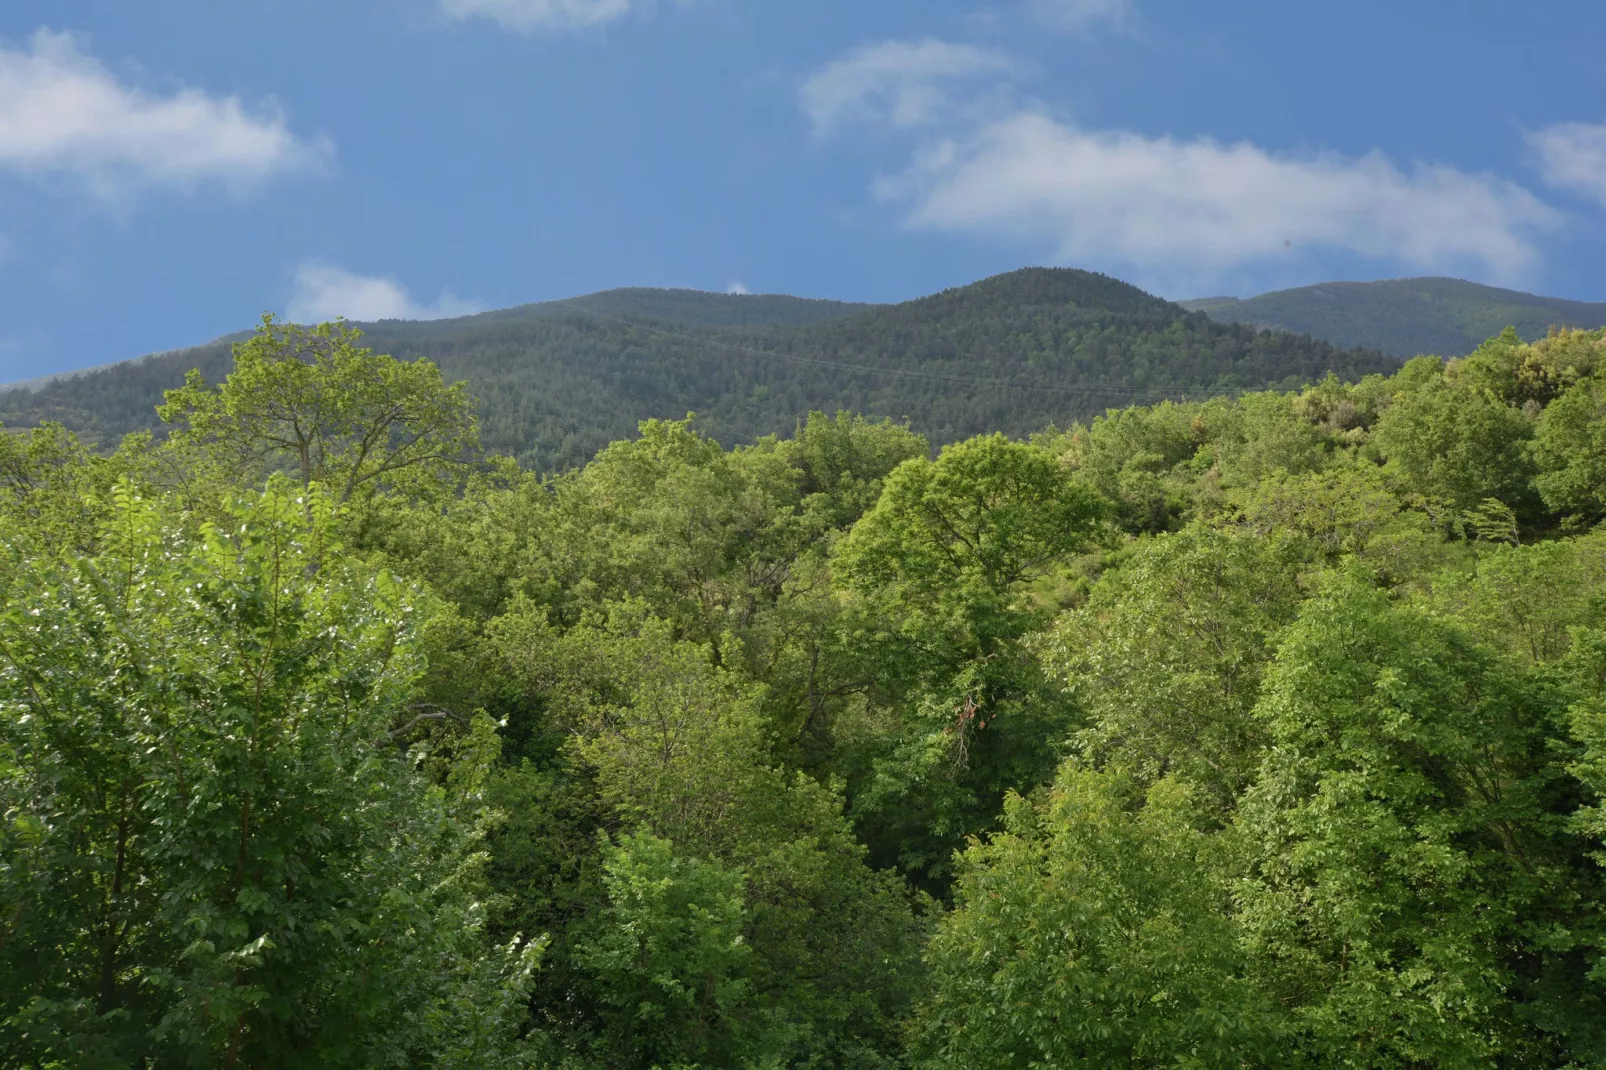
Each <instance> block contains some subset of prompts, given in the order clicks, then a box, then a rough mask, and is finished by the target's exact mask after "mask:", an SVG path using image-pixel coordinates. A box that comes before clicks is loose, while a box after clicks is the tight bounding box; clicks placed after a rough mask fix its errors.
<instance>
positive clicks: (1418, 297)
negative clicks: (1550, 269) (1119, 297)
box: [1180, 278, 1606, 358]
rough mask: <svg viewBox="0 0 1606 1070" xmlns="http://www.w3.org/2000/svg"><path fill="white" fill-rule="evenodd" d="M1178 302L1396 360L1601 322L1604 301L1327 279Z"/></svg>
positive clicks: (1444, 282) (1453, 353) (1430, 281)
mask: <svg viewBox="0 0 1606 1070" xmlns="http://www.w3.org/2000/svg"><path fill="white" fill-rule="evenodd" d="M1180 303H1181V304H1182V306H1183V307H1184V308H1188V309H1191V310H1193V311H1196V312H1203V313H1205V314H1207V315H1208V316H1210V318H1211V319H1214V320H1217V321H1218V322H1222V323H1250V324H1254V325H1255V326H1257V327H1265V328H1270V329H1273V330H1283V331H1292V332H1294V333H1295V334H1308V335H1310V336H1312V337H1313V338H1320V339H1323V340H1324V341H1328V342H1331V343H1333V344H1334V345H1337V346H1360V347H1364V348H1369V349H1380V350H1382V351H1383V352H1385V353H1388V354H1390V355H1392V356H1396V357H1400V358H1406V357H1413V356H1416V355H1417V354H1419V353H1433V354H1437V355H1439V356H1447V357H1458V356H1464V355H1465V354H1467V353H1470V352H1472V351H1473V350H1474V349H1476V348H1477V347H1478V346H1479V344H1481V343H1482V342H1483V341H1484V339H1486V338H1489V337H1490V336H1491V335H1496V334H1499V333H1500V332H1501V331H1503V330H1505V329H1506V328H1507V327H1516V328H1517V333H1518V334H1520V335H1521V336H1522V337H1523V338H1524V339H1525V340H1527V341H1533V340H1535V339H1538V338H1543V337H1544V336H1545V333H1546V332H1547V331H1548V330H1549V329H1550V328H1551V327H1589V328H1593V327H1602V326H1606V303H1599V304H1591V303H1587V302H1583V301H1564V300H1562V299H1561V298H1557V297H1540V296H1537V295H1535V294H1527V293H1521V292H1519V291H1517V290H1502V289H1500V288H1498V287H1495V286H1483V285H1481V284H1479V283H1475V282H1466V281H1464V280H1461V279H1442V278H1423V279H1389V280H1385V281H1382V282H1329V283H1322V284H1321V285H1318V286H1301V287H1299V288H1298V289H1294V290H1277V291H1275V292H1273V293H1267V294H1261V295H1260V296H1259V297H1251V298H1248V299H1247V300H1240V299H1238V298H1235V297H1207V298H1200V299H1198V300H1193V301H1183V302H1180Z"/></svg>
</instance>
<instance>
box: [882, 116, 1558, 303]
mask: <svg viewBox="0 0 1606 1070" xmlns="http://www.w3.org/2000/svg"><path fill="white" fill-rule="evenodd" d="M876 191H877V193H878V194H879V196H880V197H881V198H883V199H884V200H886V201H889V202H893V203H898V204H901V205H903V206H904V207H905V209H906V211H907V213H908V215H907V220H908V223H909V225H911V226H914V227H921V228H933V229H939V230H947V231H957V232H971V233H979V234H982V235H986V236H1002V237H1009V238H1014V239H1021V240H1026V241H1032V242H1045V243H1048V244H1050V245H1051V246H1052V247H1053V249H1054V251H1055V252H1056V254H1057V255H1058V256H1059V257H1060V258H1062V259H1065V260H1079V261H1094V262H1098V261H1106V262H1108V261H1116V262H1121V263H1124V264H1129V265H1134V266H1137V267H1139V268H1144V269H1153V270H1155V271H1160V272H1167V273H1171V274H1173V275H1176V276H1178V277H1181V275H1182V274H1183V273H1188V272H1191V273H1193V274H1194V275H1195V276H1198V275H1201V274H1205V273H1209V272H1219V271H1221V270H1223V269H1226V268H1234V267H1240V266H1243V265H1247V264H1252V263H1255V262H1257V261H1264V260H1267V259H1270V258H1273V257H1278V256H1284V255H1288V254H1289V252H1290V250H1291V249H1292V250H1295V251H1303V250H1306V249H1309V248H1316V249H1321V250H1327V251H1343V252H1348V253H1355V254H1360V255H1363V256H1367V257H1375V258H1377V259H1380V260H1384V261H1388V262H1393V263H1401V264H1406V265H1409V266H1411V267H1412V268H1416V269H1423V270H1449V269H1456V268H1463V267H1475V268H1477V269H1480V270H1481V272H1482V273H1483V274H1485V275H1486V276H1488V277H1493V278H1497V279H1502V280H1509V281H1515V280H1517V279H1520V278H1522V277H1523V275H1524V273H1525V272H1526V271H1527V270H1528V269H1529V268H1530V267H1531V266H1532V265H1533V263H1534V261H1535V259H1536V257H1537V251H1536V249H1535V246H1534V243H1533V237H1534V235H1535V233H1536V232H1538V231H1541V230H1544V229H1547V228H1549V227H1552V226H1554V225H1556V224H1557V223H1558V222H1559V220H1560V217H1559V215H1558V213H1556V212H1555V211H1554V210H1553V209H1551V208H1549V207H1547V206H1546V205H1545V204H1543V203H1542V202H1540V201H1539V200H1538V199H1536V198H1535V197H1534V196H1533V195H1532V194H1530V193H1529V192H1527V191H1526V190H1524V189H1522V188H1520V187H1518V186H1516V185H1513V184H1511V183H1509V182H1505V181H1501V180H1499V179H1496V178H1493V177H1491V176H1487V175H1475V174H1468V173H1466V172H1463V171H1458V170H1455V169H1454V168H1450V167H1443V166H1419V167H1416V168H1414V169H1412V170H1410V171H1403V170H1401V169H1400V168H1398V167H1396V166H1395V165H1394V164H1393V163H1391V162H1390V161H1389V160H1387V159H1386V158H1384V157H1383V156H1382V155H1380V154H1377V153H1373V154H1371V155H1368V156H1363V157H1360V158H1346V157H1340V156H1333V155H1325V156H1315V157H1302V156H1289V155H1279V154H1275V153H1272V152H1268V151H1267V150H1265V149H1262V148H1260V147H1258V146H1255V145H1252V144H1247V143H1238V144H1232V145H1227V144H1222V143H1220V142H1216V141H1211V140H1208V139H1199V140H1191V141H1190V140H1179V139H1175V138H1169V137H1161V138H1150V137H1144V136H1142V135H1139V134H1134V133H1127V132H1121V131H1085V130H1080V129H1077V128H1075V127H1072V126H1068V125H1065V124H1062V123H1060V122H1057V121H1055V120H1053V119H1051V118H1049V117H1047V116H1044V115H1041V114H1037V113H1026V112H1023V113H1019V114H1016V115H1014V116H1012V117H1009V118H1007V119H1004V120H1001V121H997V122H994V123H990V124H987V125H985V126H983V127H982V128H980V129H979V130H978V131H977V132H975V133H974V134H972V135H970V136H967V137H963V138H959V139H950V140H945V141H941V142H939V143H936V144H933V145H930V146H928V147H927V148H926V149H925V150H924V151H922V152H921V153H920V154H919V155H918V156H917V158H916V160H915V162H914V163H913V164H912V165H911V166H910V167H909V168H908V169H907V170H906V171H905V172H904V173H902V174H901V175H899V176H897V177H895V178H891V179H884V180H882V181H881V182H879V183H877V184H876Z"/></svg>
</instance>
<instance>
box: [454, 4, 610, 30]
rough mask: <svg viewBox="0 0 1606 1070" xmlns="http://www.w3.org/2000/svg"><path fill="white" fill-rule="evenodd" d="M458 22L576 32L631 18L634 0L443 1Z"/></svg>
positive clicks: (519, 28)
mask: <svg viewBox="0 0 1606 1070" xmlns="http://www.w3.org/2000/svg"><path fill="white" fill-rule="evenodd" d="M440 4H441V10H442V11H444V12H445V13H446V14H447V15H449V16H451V17H452V18H455V19H471V18H483V19H490V20H491V21H493V22H497V23H500V24H501V25H503V26H506V27H507V28H508V29H511V30H520V31H524V32H530V31H536V30H575V29H584V28H585V27H588V26H600V25H602V24H603V23H607V22H613V21H614V20H615V19H621V18H623V17H624V16H626V15H628V14H629V13H630V11H631V9H632V8H633V7H637V6H639V3H633V2H632V0H440Z"/></svg>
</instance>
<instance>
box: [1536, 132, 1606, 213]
mask: <svg viewBox="0 0 1606 1070" xmlns="http://www.w3.org/2000/svg"><path fill="white" fill-rule="evenodd" d="M1528 143H1529V144H1530V145H1531V146H1533V148H1534V150H1535V151H1536V152H1538V154H1539V163H1540V166H1541V167H1542V168H1543V169H1544V174H1545V181H1546V182H1549V183H1550V184H1551V185H1552V186H1559V187H1561V188H1563V189H1571V190H1576V191H1578V192H1579V193H1584V194H1587V195H1589V196H1591V197H1593V198H1595V199H1596V200H1598V201H1600V202H1601V203H1602V204H1606V123H1599V124H1593V125H1592V124H1590V123H1557V124H1556V125H1555V126H1547V127H1546V128H1545V129H1543V130H1536V131H1534V132H1533V133H1531V134H1529V135H1528Z"/></svg>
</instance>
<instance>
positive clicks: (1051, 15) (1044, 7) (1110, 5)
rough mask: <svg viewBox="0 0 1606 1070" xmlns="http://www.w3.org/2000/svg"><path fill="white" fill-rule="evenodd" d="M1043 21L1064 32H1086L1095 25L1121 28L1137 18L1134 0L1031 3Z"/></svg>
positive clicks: (1034, 0) (1044, 0)
mask: <svg viewBox="0 0 1606 1070" xmlns="http://www.w3.org/2000/svg"><path fill="white" fill-rule="evenodd" d="M1027 8H1028V10H1030V11H1031V13H1032V14H1033V15H1034V16H1036V18H1037V19H1038V21H1039V22H1042V23H1044V24H1045V25H1048V26H1052V27H1055V28H1057V29H1062V30H1075V31H1083V30H1090V29H1092V28H1093V27H1095V26H1110V27H1114V28H1116V29H1121V28H1124V27H1127V26H1130V25H1131V23H1132V19H1133V16H1134V6H1133V3H1132V0H1027Z"/></svg>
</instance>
